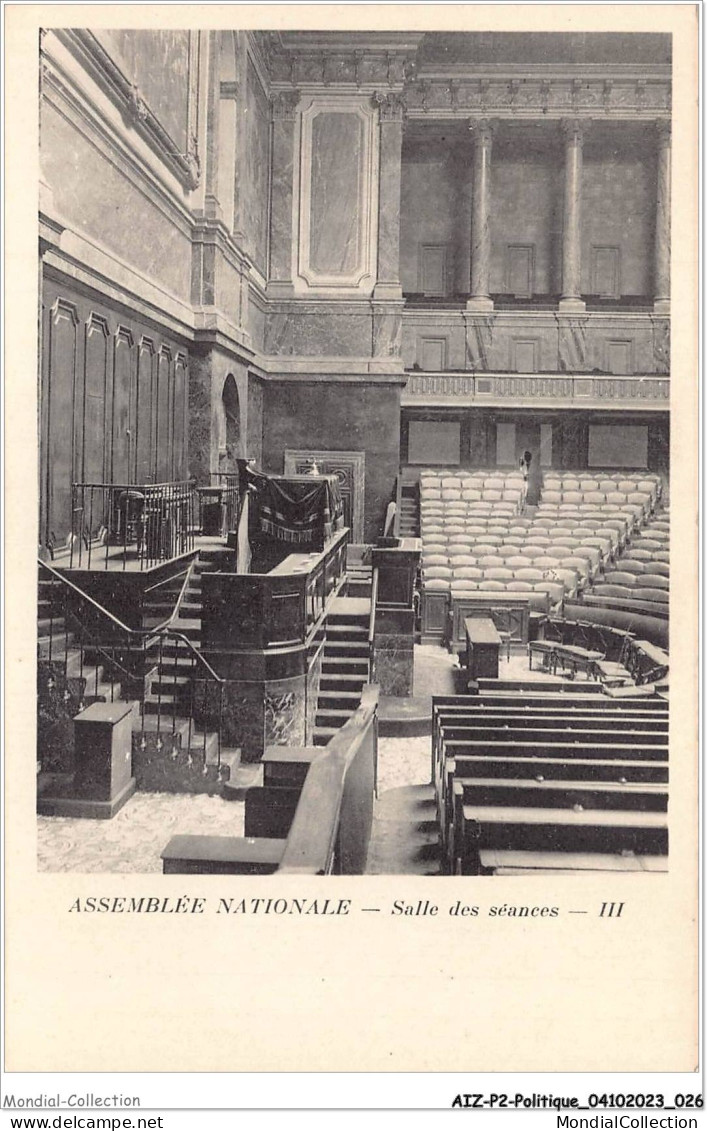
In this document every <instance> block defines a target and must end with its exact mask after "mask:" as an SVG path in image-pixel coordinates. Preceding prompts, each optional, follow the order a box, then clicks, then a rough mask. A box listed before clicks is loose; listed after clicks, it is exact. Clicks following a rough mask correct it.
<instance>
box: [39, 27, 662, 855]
mask: <svg viewBox="0 0 707 1131" xmlns="http://www.w3.org/2000/svg"><path fill="white" fill-rule="evenodd" d="M40 53H41V69H40V81H41V119H40V173H41V185H40V188H41V195H40V205H39V207H40V225H41V232H40V250H41V288H42V290H41V305H42V313H41V345H40V365H41V381H40V414H41V415H40V419H41V439H40V519H39V524H40V525H39V529H40V550H39V560H38V566H37V568H38V577H39V605H38V641H39V648H38V679H37V708H38V747H37V772H38V813H39V832H38V851H39V867H40V868H41V869H44V870H48V871H90V872H104V871H130V872H149V871H160V870H163V871H164V872H170V873H174V872H185V873H198V872H205V873H213V872H218V873H229V874H230V873H243V874H262V873H270V872H275V871H278V870H284V871H287V870H291V869H296V870H297V871H303V870H304V871H305V872H311V873H312V874H315V875H317V874H328V873H334V874H365V873H368V874H416V875H443V874H450V873H451V874H457V875H459V874H461V875H498V874H502V875H503V874H514V875H515V874H518V873H522V872H526V871H533V872H537V871H547V870H553V869H561V870H563V871H575V870H576V871H582V870H584V869H589V870H593V871H596V870H600V871H601V870H603V869H605V870H611V871H613V870H616V869H621V870H626V871H646V870H647V871H662V870H664V869H666V868H667V866H668V745H667V743H668V723H669V646H668V627H669V618H668V599H669V584H670V550H669V542H670V460H669V456H670V450H669V448H670V445H669V440H670V403H669V396H670V161H671V68H672V54H671V36H670V35H667V34H650V33H643V34H642V33H640V32H636V33H628V34H618V33H592V34H586V33H552V32H541V33H535V34H534V33H520V34H518V33H515V34H514V33H503V32H496V33H485V32H463V31H462V32H428V33H413V32H409V33H408V32H402V33H386V32H381V31H375V30H371V31H359V32H346V31H342V32H334V31H315V32H306V31H297V30H293V31H284V32H272V31H269V32H265V31H258V30H255V31H239V30H234V29H231V30H223V31H211V32H201V31H192V30H186V29H185V30H146V31H130V30H114V29H99V30H91V29H89V28H85V29H74V28H72V29H51V28H47V29H42V32H41V37H40Z"/></svg>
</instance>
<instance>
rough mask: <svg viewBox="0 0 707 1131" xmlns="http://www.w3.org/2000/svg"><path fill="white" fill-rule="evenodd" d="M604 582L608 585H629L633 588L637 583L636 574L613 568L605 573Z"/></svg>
mask: <svg viewBox="0 0 707 1131" xmlns="http://www.w3.org/2000/svg"><path fill="white" fill-rule="evenodd" d="M604 582H605V584H606V585H627V586H628V587H629V588H633V587H634V586H635V584H636V575H635V574H633V573H624V572H623V571H622V570H620V569H612V570H609V571H608V572H607V573H605V574H604Z"/></svg>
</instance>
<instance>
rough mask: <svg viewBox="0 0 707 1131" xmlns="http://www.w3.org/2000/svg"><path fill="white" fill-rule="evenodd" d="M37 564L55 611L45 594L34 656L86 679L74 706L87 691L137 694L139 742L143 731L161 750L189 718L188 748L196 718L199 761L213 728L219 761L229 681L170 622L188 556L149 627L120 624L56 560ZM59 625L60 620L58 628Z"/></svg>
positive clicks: (119, 695)
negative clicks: (169, 600) (44, 632)
mask: <svg viewBox="0 0 707 1131" xmlns="http://www.w3.org/2000/svg"><path fill="white" fill-rule="evenodd" d="M38 565H39V576H40V580H52V581H54V582H56V583H58V585H59V586H60V590H59V593H60V596H59V601H58V605H59V608H58V610H57V602H56V598H55V596H54V595H52V596H51V597H50V598H49V616H48V618H47V619H48V621H49V631H48V636H46V637H44V639H46V644H42V643H40V645H39V648H38V659H39V660H40V661H46V662H49V663H59V665H60V667H61V668H62V669H63V674H64V677H65V678H68V677H72V678H78V679H79V681H80V683H81V684H82V685H83V691H82V694H81V701H80V704H79V710H82V709H83V707H84V705H85V703H84V700H85V699H86V698H90V697H93V698H99V697H100V698H109V700H110V702H114V701H115V700H116V699H134V700H136V701H137V702H138V703H139V710H140V720H141V727H140V729H141V732H142V739H141V741H142V742H143V743H144V744H145V745H146V742H147V740H146V738H145V735H146V734H147V733H150V734H153V735H156V744H157V747H158V749H160V748H161V746H162V745H163V744H164V738H165V737H166V736H176V735H177V734H178V733H179V732H178V722H179V723H181V721H182V720H183V719H186V720H187V732H186V740H187V749H189V750H191V749H192V739H193V738H194V737H195V735H196V734H197V731H196V727H195V723H196V722H197V721H199V722H200V723H201V725H202V730H203V733H202V734H199V741H200V742H201V743H202V744H203V754H204V760H205V759H206V751H207V742H208V733H209V731H211V732H213V733H215V734H216V742H217V751H216V753H217V765H218V766H219V767H220V765H221V749H222V737H221V736H222V729H223V711H224V694H225V683H226V681H225V680H224V679H223V678H222V677H220V676H219V675H217V674H216V672H215V671H214V669H213V668H212V667H211V665H210V664H209V662H208V661H207V660H206V659H205V658H204V656H203V655H202V654H201V653H200V652H199V651H198V650H197V649H196V648H195V647H194V645H193V643H192V641H191V640H189V638H188V637H187V636H186V635H185V634H184V633H183V632H181V631H179V630H178V629H175V628H174V626H173V621H174V619H175V617H176V616H177V614H178V611H179V607H180V605H181V602H182V600H183V598H184V594H185V592H186V590H187V587H188V584H189V579H190V577H191V574H192V571H193V563H192V565H191V566H190V568H189V570H188V572H187V575H186V577H185V579H184V582H183V584H182V588H181V590H180V594H179V597H178V598H177V602H176V604H175V607H174V610H173V612H172V613H171V614H170V616H169V617H167V618H166V619H165V620H164V621H163V622H162V623H161V624H159V625H156V626H155V627H153V628H149V629H139V628H131V627H130V626H129V625H126V624H124V623H123V622H122V621H121V620H120V619H119V618H118V617H116V616H114V615H113V613H110V612H109V611H108V610H107V609H105V608H103V606H102V605H100V604H99V603H98V602H97V601H95V600H94V599H93V598H92V597H90V596H89V595H88V594H87V593H85V592H84V591H83V590H82V589H80V588H79V586H77V585H75V584H74V583H73V582H72V581H70V580H69V578H67V577H66V576H65V575H64V574H62V573H60V572H59V571H58V570H56V569H54V567H53V566H50V565H48V564H47V563H46V562H42V561H39V562H38ZM58 626H62V627H61V628H59V631H55V628H56V627H58ZM167 666H169V667H170V669H171V671H172V679H171V680H170V679H169V678H165V670H166V667H167ZM100 669H102V678H101V675H100ZM84 673H87V676H85V674H84ZM91 676H92V677H93V688H92V691H91V688H90V686H89V679H90V677H91ZM154 679H157V696H156V699H150V698H149V697H148V693H147V689H148V687H149V685H150V684H151V683H152V681H153V680H154ZM170 690H171V701H170V699H169V698H168V696H170ZM185 691H186V693H187V694H186V699H185V695H184V692H185ZM148 706H152V707H154V708H155V709H154V711H153V712H151V717H152V718H154V720H155V723H154V726H152V727H148V726H147V725H146V720H147V718H148V715H149V714H150V712H148V709H147V708H148ZM182 737H184V735H183V734H182ZM175 749H176V746H175Z"/></svg>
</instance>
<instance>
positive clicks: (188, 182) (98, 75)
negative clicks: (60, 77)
mask: <svg viewBox="0 0 707 1131" xmlns="http://www.w3.org/2000/svg"><path fill="white" fill-rule="evenodd" d="M54 34H55V35H56V36H57V38H58V39H59V41H60V42H61V43H63V44H64V46H65V47H67V48H68V50H69V51H70V52H71V53H72V54H73V55H74V56H75V57H76V58H77V59H78V60H79V62H80V63H81V65H82V66H83V67H85V69H86V71H87V72H88V73H89V74H90V75H91V78H92V79H93V80H94V82H96V83H97V84H98V85H99V86H100V88H101V89H102V90H103V92H104V93H105V94H107V95H108V97H109V98H111V100H112V101H113V102H114V103H115V104H116V105H117V106H118V107H119V109H120V111H121V113H122V114H123V116H124V118H125V120H126V121H127V122H128V123H129V124H130V125H131V126H132V127H133V129H134V130H135V131H136V132H137V133H139V134H140V135H141V136H142V137H143V138H144V140H145V141H147V142H148V144H149V145H150V146H151V148H152V149H153V150H155V151H156V152H157V153H158V154H159V155H160V157H161V159H162V160H163V161H164V163H165V165H166V166H167V167H168V168H169V169H170V171H171V172H172V173H173V174H174V175H175V176H176V177H177V178H178V180H179V181H181V183H182V184H183V185H184V187H185V188H187V189H189V190H193V189H195V188H196V187H197V186H198V184H199V181H200V179H201V160H200V156H199V152H198V146H197V140H196V137H195V136H191V137H190V138H189V141H188V144H187V147H186V151H185V152H181V147H180V146H179V145H178V144H177V142H176V141H175V140H174V138H173V137H171V136H170V134H169V133H168V132H167V130H166V129H165V128H164V126H163V125H162V123H161V122H160V120H159V119H158V118H157V117H156V116H155V115H154V114H153V113H152V111H151V109H150V107H149V106H148V105H147V103H146V102H145V100H144V99H143V97H142V95H141V93H140V91H139V89H138V87H137V86H135V84H134V83H131V82H130V80H129V79H128V78H127V77H126V76H125V75H124V74H123V72H122V70H121V69H120V67H119V66H118V65H117V64H116V63H115V62H114V60H113V59H112V57H111V56H110V55H109V53H108V52H107V51H106V50H105V48H104V47H103V46H102V44H101V43H100V42H99V40H98V39H97V38H96V36H95V35H94V34H93V32H91V31H89V30H87V29H86V28H58V29H56V30H55V32H54Z"/></svg>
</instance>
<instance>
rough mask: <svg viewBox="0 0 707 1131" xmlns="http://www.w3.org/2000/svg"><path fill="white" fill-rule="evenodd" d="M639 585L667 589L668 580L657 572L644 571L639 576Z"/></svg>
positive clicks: (668, 586) (668, 585)
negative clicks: (640, 576)
mask: <svg viewBox="0 0 707 1131" xmlns="http://www.w3.org/2000/svg"><path fill="white" fill-rule="evenodd" d="M641 585H644V586H646V587H647V588H648V589H669V588H670V580H669V578H667V577H663V576H662V575H660V574H657V573H644V574H643V577H642V578H641Z"/></svg>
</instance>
